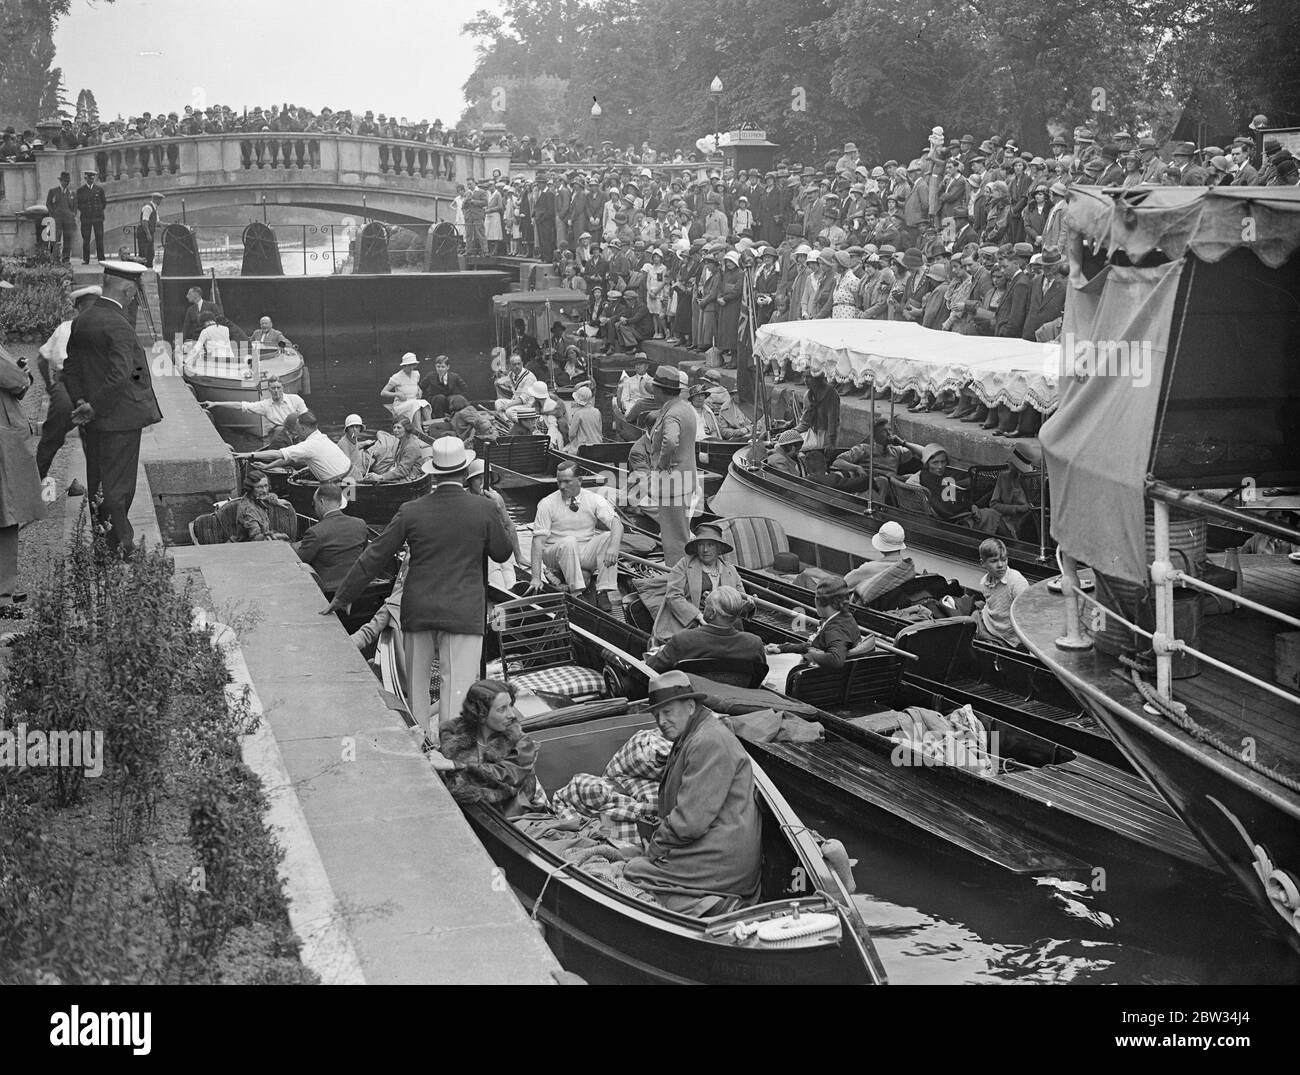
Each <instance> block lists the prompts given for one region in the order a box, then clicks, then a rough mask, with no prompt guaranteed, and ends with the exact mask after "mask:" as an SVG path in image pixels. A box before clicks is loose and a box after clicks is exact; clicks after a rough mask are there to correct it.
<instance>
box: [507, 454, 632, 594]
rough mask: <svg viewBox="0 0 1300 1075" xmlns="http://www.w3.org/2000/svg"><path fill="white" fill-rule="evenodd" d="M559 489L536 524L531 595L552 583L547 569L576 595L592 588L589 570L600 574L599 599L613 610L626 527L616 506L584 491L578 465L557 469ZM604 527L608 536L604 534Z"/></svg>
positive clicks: (545, 503)
mask: <svg viewBox="0 0 1300 1075" xmlns="http://www.w3.org/2000/svg"><path fill="white" fill-rule="evenodd" d="M555 482H556V485H557V486H559V488H558V489H557V490H556V491H555V492H554V493H551V494H550V495H549V496H547V497H545V498H543V500H542V502H541V503H540V504H538V505H537V515H536V516H535V518H534V520H533V547H532V559H531V560H530V563H531V565H532V572H533V581H532V583H531V585H530V586H529V588H528V592H529V593H538V592H539V591H540V590H541V589H542V587H543V586H545V585H546V578H545V575H546V570H547V569H549V570H550V571H551V572H553V573H554V574H556V575H558V576H560V577H561V578H562V579H563V580H564V586H565V587H566V588H567V589H568V590H569V592H571V593H575V594H576V593H581V592H582V591H584V590H586V589H587V581H586V574H585V573H586V572H588V571H590V572H594V573H595V576H596V579H595V588H596V591H597V593H596V601H597V603H598V604H599V605H600V607H601V608H603V609H609V607H610V596H609V595H610V594H611V593H616V592H617V591H618V549H619V546H620V545H621V544H622V542H623V523H622V521H621V520H620V519H619V517H618V515H617V514H616V513H615V511H614V508H613V507H612V506H611V504H610V502H609V501H608V500H606V499H605V498H604V497H602V496H600V495H598V494H596V493H593V492H591V491H590V490H588V489H584V488H583V487H582V478H581V476H580V475H579V474H578V468H577V465H576V464H573V463H561V464H560V466H558V467H557V468H556V470H555ZM602 528H603V529H604V531H605V532H604V533H601V532H599V531H600V530H601V529H602Z"/></svg>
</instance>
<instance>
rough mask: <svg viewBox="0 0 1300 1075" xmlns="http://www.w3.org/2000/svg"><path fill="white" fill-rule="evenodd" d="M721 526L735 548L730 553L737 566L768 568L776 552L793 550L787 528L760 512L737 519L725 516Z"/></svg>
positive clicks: (719, 524) (720, 523)
mask: <svg viewBox="0 0 1300 1075" xmlns="http://www.w3.org/2000/svg"><path fill="white" fill-rule="evenodd" d="M718 526H719V528H720V529H721V530H722V536H723V537H724V538H726V540H727V542H728V543H729V544H731V545H732V546H733V547H734V548H735V551H734V552H732V553H730V554H729V559H730V560H731V562H732V563H734V564H735V565H736V566H737V567H746V568H752V569H753V570H755V571H763V570H767V569H769V568H770V567H771V566H772V562H773V561H774V560H775V559H776V554H777V553H779V552H789V551H790V541H789V539H788V538H787V537H786V534H785V529H784V527H782V526H781V524H780V523H778V522H775V521H774V520H772V519H765V518H763V517H762V516H760V515H740V516H737V517H736V518H734V519H722V520H720V521H719V523H718Z"/></svg>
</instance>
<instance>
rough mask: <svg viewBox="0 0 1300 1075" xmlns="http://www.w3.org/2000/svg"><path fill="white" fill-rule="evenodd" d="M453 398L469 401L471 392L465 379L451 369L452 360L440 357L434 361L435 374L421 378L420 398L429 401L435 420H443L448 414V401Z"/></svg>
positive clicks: (427, 374)
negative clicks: (463, 398) (459, 397)
mask: <svg viewBox="0 0 1300 1075" xmlns="http://www.w3.org/2000/svg"><path fill="white" fill-rule="evenodd" d="M452 396H464V397H465V398H466V399H469V390H468V389H467V388H466V387H465V379H464V378H463V377H461V375H460V374H459V373H456V372H455V371H454V370H453V369H452V368H451V359H450V358H448V357H447V356H446V355H439V356H438V357H437V358H435V359H434V360H433V372H432V373H426V374H425V375H424V376H423V377H421V378H420V397H421V398H422V399H427V400H428V401H429V405H430V407H431V408H432V409H433V416H434V417H435V418H443V417H445V416H446V414H447V400H449V399H450V398H451V397H452Z"/></svg>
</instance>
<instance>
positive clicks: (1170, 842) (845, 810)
mask: <svg viewBox="0 0 1300 1075" xmlns="http://www.w3.org/2000/svg"><path fill="white" fill-rule="evenodd" d="M568 601H569V604H568V606H567V607H568V619H569V623H570V625H571V627H572V628H573V629H574V630H582V631H583V632H585V633H586V634H588V635H590V636H592V637H595V638H599V639H600V640H601V642H602V644H603V646H604V647H605V648H606V652H605V660H606V665H607V668H609V669H611V672H610V673H608V674H610V675H612V676H613V677H614V681H615V685H616V686H617V688H618V689H619V691H620V693H625V694H627V695H628V696H629V697H640V696H641V695H642V694H643V693H644V691H645V689H646V686H647V684H646V679H645V677H646V674H647V672H648V669H647V668H646V667H645V666H643V665H641V664H640V663H639V661H638V659H637V658H636V657H634V656H633V655H639V654H640V653H643V652H644V651H645V650H646V648H647V646H648V643H649V636H648V633H647V631H646V630H645V628H644V627H643V626H642V625H641V624H644V620H643V619H642V620H641V621H640V623H638V622H637V620H638V617H637V614H636V613H635V611H633V612H632V613H631V614H630V615H627V614H619V613H610V612H603V611H601V610H600V609H598V608H597V607H596V606H594V605H592V604H590V603H588V602H584V601H581V600H578V599H575V598H572V597H570V598H569V599H568ZM746 626H747V629H749V630H752V631H754V632H755V633H757V634H758V635H759V636H760V637H762V638H763V639H764V640H765V641H778V642H779V641H789V640H790V632H789V628H788V627H786V626H784V625H782V624H780V623H776V624H773V623H770V622H764V621H762V620H751V621H750V622H749V623H748V624H747V625H746ZM973 633H974V622H973V621H972V620H971V619H969V618H961V619H950V620H943V621H939V622H936V623H929V624H914V625H911V626H909V627H907V628H905V629H904V630H902V631H900V632H899V633H898V634H897V635H896V636H895V637H894V639H893V640H892V643H890V645H891V650H890V651H887V652H879V653H876V654H872V655H870V656H865V657H857V658H853V659H851V660H850V661H848V662H847V663H846V665H845V667H844V668H842V669H838V670H823V669H819V668H816V667H812V666H803V667H801V668H797V669H796V670H795V671H793V672H791V674H790V676H789V678H788V679H787V681H786V683H785V691H784V692H783V693H778V692H776V691H773V690H769V689H758V690H742V689H740V688H736V687H722V686H720V685H719V684H718V683H716V682H712V681H711V680H709V679H708V678H707V677H709V675H710V672H709V670H708V668H707V667H705V665H704V663H703V662H702V663H701V665H700V666H699V668H698V672H697V671H696V670H694V669H693V670H692V676H693V677H695V676H696V675H699V676H700V680H699V682H706V683H709V684H711V685H710V686H709V687H707V688H701V689H708V690H709V692H710V699H709V702H708V703H707V704H709V705H710V706H711V707H714V708H715V709H718V710H719V711H721V712H732V713H735V712H747V711H752V710H757V709H763V708H772V709H777V710H783V711H786V712H792V713H795V714H797V715H803V716H807V717H808V718H809V719H813V720H816V721H819V722H820V723H821V724H822V725H823V727H824V728H825V738H824V739H823V740H822V741H820V742H817V743H753V742H750V741H748V740H746V741H745V746H746V749H747V750H749V751H750V753H751V755H752V756H753V757H754V758H755V760H756V761H758V762H759V763H761V764H762V765H763V766H765V767H768V768H769V769H770V770H771V772H772V773H773V774H774V775H775V776H776V779H777V784H778V786H779V787H781V788H782V789H783V790H784V791H786V792H788V793H790V794H792V795H795V796H797V797H799V798H801V799H804V800H807V801H811V802H814V803H815V804H816V805H817V806H818V807H819V808H821V809H824V810H829V811H831V812H832V813H834V814H835V816H837V817H838V818H840V819H841V820H843V821H845V822H848V823H852V824H861V822H862V820H863V819H864V818H865V817H867V816H870V817H872V819H873V821H874V822H875V823H876V824H877V825H879V826H883V827H885V828H889V829H897V828H900V827H901V829H902V830H903V831H908V830H910V831H911V832H912V833H913V834H914V833H915V831H916V830H920V831H921V832H923V833H925V834H928V836H930V837H933V838H936V839H937V840H939V841H941V842H942V843H944V844H946V845H947V846H949V847H953V848H957V849H960V850H961V851H964V852H967V853H970V854H974V855H976V856H978V857H980V858H982V859H984V860H986V861H988V862H990V863H993V864H995V865H998V866H1000V867H1002V868H1004V869H1007V870H1009V871H1011V872H1014V873H1021V874H1053V875H1056V876H1071V877H1077V876H1084V877H1086V876H1088V875H1089V873H1090V871H1091V869H1092V867H1093V866H1094V865H1103V866H1104V865H1105V864H1106V863H1110V862H1114V861H1115V860H1117V859H1120V858H1122V859H1125V860H1126V861H1129V862H1140V863H1142V864H1143V865H1144V866H1147V867H1151V868H1163V869H1165V870H1166V871H1168V872H1169V874H1170V875H1171V876H1173V875H1175V874H1178V873H1179V872H1185V871H1186V870H1187V867H1188V866H1192V867H1196V868H1197V870H1199V871H1201V872H1203V873H1206V874H1207V875H1212V874H1214V873H1216V872H1217V871H1216V869H1215V865H1214V862H1213V860H1212V859H1210V858H1209V856H1208V855H1206V854H1205V851H1204V849H1203V848H1202V847H1201V846H1200V845H1199V844H1198V843H1197V841H1196V839H1195V837H1194V836H1193V835H1192V834H1191V833H1190V832H1189V831H1188V830H1187V829H1186V827H1185V826H1184V825H1183V824H1182V823H1181V822H1180V821H1179V819H1178V818H1177V816H1176V815H1175V814H1174V813H1173V812H1172V811H1171V810H1170V809H1169V808H1168V806H1167V805H1166V804H1165V803H1164V802H1163V801H1162V800H1161V798H1160V796H1159V795H1158V794H1157V793H1156V792H1155V791H1154V789H1153V788H1151V787H1150V785H1148V784H1147V783H1146V781H1145V780H1143V779H1142V777H1141V776H1139V775H1137V774H1136V773H1134V772H1133V771H1132V770H1131V768H1129V767H1128V766H1127V765H1125V764H1124V762H1123V758H1122V757H1121V756H1120V755H1119V752H1118V750H1117V749H1116V748H1115V745H1114V744H1113V743H1111V742H1110V741H1109V740H1108V739H1106V738H1104V737H1098V736H1095V735H1094V736H1085V735H1076V736H1073V737H1072V738H1073V741H1074V743H1075V746H1074V747H1067V746H1065V745H1064V744H1063V743H1062V742H1061V741H1060V738H1059V737H1058V736H1057V735H1056V732H1057V726H1056V724H1055V722H1054V721H1053V720H1052V719H1051V717H1050V716H1048V711H1049V706H1048V705H1047V704H1043V705H1041V706H1040V707H1039V708H1038V709H1037V711H1036V712H1034V713H1032V714H1031V715H1030V719H1029V720H1028V721H1026V720H1025V719H1024V713H1023V710H1022V709H1021V708H1020V707H1017V706H1015V705H1013V704H1011V703H1010V701H1009V700H1008V697H1007V696H1006V695H1004V696H1003V697H1002V698H1001V699H999V698H997V697H993V698H986V697H985V696H983V695H982V694H981V693H980V692H979V690H978V685H977V684H972V683H969V682H963V683H962V689H960V690H949V689H948V688H947V686H946V684H945V682H944V679H945V677H946V675H947V673H948V670H949V669H950V668H952V667H953V666H954V665H956V664H957V663H958V660H959V654H961V653H962V652H963V651H965V650H968V649H969V648H970V644H971V640H972V636H973ZM805 637H806V636H805ZM878 645H879V643H878ZM882 648H883V647H882ZM894 650H899V651H901V652H894ZM989 703H992V704H989ZM963 705H972V707H973V709H974V715H975V717H976V719H978V720H979V722H980V724H981V725H982V726H983V728H984V734H985V736H986V737H987V740H988V742H989V743H991V744H992V748H991V750H990V751H989V757H990V759H991V766H992V769H993V773H992V775H984V774H983V773H981V772H978V771H975V770H973V769H968V768H964V767H962V766H961V765H953V764H942V763H939V764H936V763H935V762H934V761H932V760H926V759H925V758H923V757H922V756H921V755H920V754H918V753H915V752H913V751H911V750H910V749H908V748H905V747H903V746H900V744H899V743H898V742H896V741H895V740H894V739H892V738H891V735H892V734H893V733H894V732H896V731H897V730H898V727H899V725H898V721H899V715H900V712H901V711H902V710H905V709H906V708H907V707H909V706H920V707H923V708H926V709H937V710H940V711H941V712H944V713H948V712H951V711H953V710H956V709H958V708H959V707H961V706H963ZM1033 728H1040V729H1041V730H1042V731H1041V732H1039V731H1035V730H1032V729H1033ZM1043 733H1046V734H1043ZM1090 747H1095V748H1096V749H1095V750H1091V751H1089V750H1088V749H1087V748H1090ZM1117 763H1118V764H1117ZM1085 855H1086V856H1089V857H1088V858H1084V857H1083V856H1085Z"/></svg>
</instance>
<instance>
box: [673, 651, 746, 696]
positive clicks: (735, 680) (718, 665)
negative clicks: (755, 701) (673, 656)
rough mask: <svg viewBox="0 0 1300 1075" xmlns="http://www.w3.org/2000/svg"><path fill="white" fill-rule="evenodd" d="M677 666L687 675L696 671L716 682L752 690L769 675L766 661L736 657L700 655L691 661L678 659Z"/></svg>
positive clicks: (696, 673)
mask: <svg viewBox="0 0 1300 1075" xmlns="http://www.w3.org/2000/svg"><path fill="white" fill-rule="evenodd" d="M677 668H678V670H679V671H682V672H685V673H687V675H690V674H691V673H694V674H695V675H699V676H705V677H707V678H708V679H711V680H713V681H714V682H715V683H723V684H726V685H727V686H729V687H745V688H748V689H751V690H752V689H753V688H754V687H759V686H761V685H762V683H763V680H764V679H765V678H766V676H767V664H766V662H763V661H746V660H741V659H737V658H735V657H699V658H696V659H694V660H689V661H678V662H677Z"/></svg>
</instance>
